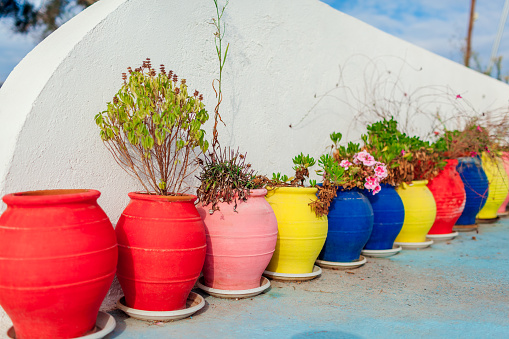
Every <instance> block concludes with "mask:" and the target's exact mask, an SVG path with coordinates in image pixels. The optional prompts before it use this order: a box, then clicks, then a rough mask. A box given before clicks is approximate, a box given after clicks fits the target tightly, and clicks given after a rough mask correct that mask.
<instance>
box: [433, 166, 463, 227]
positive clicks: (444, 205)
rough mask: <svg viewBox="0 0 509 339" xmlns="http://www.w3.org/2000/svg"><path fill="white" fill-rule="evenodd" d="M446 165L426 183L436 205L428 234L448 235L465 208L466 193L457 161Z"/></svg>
mask: <svg viewBox="0 0 509 339" xmlns="http://www.w3.org/2000/svg"><path fill="white" fill-rule="evenodd" d="M446 161H447V165H446V166H445V167H444V168H443V169H442V170H441V171H440V173H439V174H438V175H437V176H436V177H435V178H434V179H433V180H431V181H430V182H429V183H428V188H429V190H430V191H431V193H433V197H434V198H435V203H436V205H437V217H436V219H435V223H434V224H433V226H432V227H431V229H430V231H429V232H428V233H429V234H449V233H452V228H453V227H454V225H455V224H456V221H457V220H458V219H459V217H460V215H461V213H463V209H464V208H465V201H466V193H465V187H464V185H463V181H462V180H461V178H460V175H459V173H458V171H456V166H457V165H458V160H457V159H448V160H446Z"/></svg>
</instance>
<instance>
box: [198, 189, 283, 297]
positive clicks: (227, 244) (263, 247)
mask: <svg viewBox="0 0 509 339" xmlns="http://www.w3.org/2000/svg"><path fill="white" fill-rule="evenodd" d="M266 193H267V190H266V189H255V190H251V194H250V196H249V199H248V200H247V201H246V202H243V201H237V212H234V211H233V207H234V203H232V204H227V203H220V204H219V205H218V206H219V208H220V210H219V211H216V212H214V214H212V215H211V214H210V213H209V209H210V205H209V206H202V205H199V206H198V212H199V213H200V216H201V217H202V219H203V222H204V223H205V233H206V236H207V255H206V258H205V265H204V266H203V275H204V279H205V285H206V286H208V287H212V288H216V289H220V290H248V289H252V288H257V287H260V279H261V276H262V273H263V271H264V270H265V268H266V267H267V265H268V264H269V262H270V259H271V258H272V254H273V253H274V250H275V248H276V241H277V230H278V229H277V220H276V216H275V214H274V211H272V208H271V207H270V205H269V203H268V202H267V201H266V200H265V194H266Z"/></svg>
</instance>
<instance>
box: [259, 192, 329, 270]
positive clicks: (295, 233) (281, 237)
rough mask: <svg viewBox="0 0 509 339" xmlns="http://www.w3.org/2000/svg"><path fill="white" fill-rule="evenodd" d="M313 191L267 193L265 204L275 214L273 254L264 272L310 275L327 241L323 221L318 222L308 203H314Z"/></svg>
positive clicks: (326, 224) (322, 219) (326, 226)
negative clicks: (276, 230)
mask: <svg viewBox="0 0 509 339" xmlns="http://www.w3.org/2000/svg"><path fill="white" fill-rule="evenodd" d="M316 192H317V189H316V188H305V187H278V188H276V189H270V188H269V189H268V193H267V196H266V199H267V201H268V202H269V204H270V206H271V207H272V209H273V210H274V213H275V214H276V219H277V223H278V235H277V244H276V251H275V252H274V255H273V256H272V260H271V261H270V263H269V265H268V266H267V271H270V272H276V273H287V274H288V273H290V274H305V273H311V272H313V267H314V263H315V260H316V259H317V258H318V254H320V251H321V250H322V247H323V245H324V244H325V238H327V229H328V223H327V217H321V218H318V217H317V216H316V215H315V212H313V211H312V210H311V207H310V206H309V203H310V202H311V201H314V200H316V199H317V197H316Z"/></svg>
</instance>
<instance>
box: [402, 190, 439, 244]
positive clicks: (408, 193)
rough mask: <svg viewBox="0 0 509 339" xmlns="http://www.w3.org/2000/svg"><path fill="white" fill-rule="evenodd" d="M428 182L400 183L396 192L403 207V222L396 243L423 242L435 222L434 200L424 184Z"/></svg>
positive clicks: (435, 208) (435, 209) (435, 207)
mask: <svg viewBox="0 0 509 339" xmlns="http://www.w3.org/2000/svg"><path fill="white" fill-rule="evenodd" d="M427 183H428V180H416V181H412V183H411V184H410V185H408V184H406V183H402V184H401V185H400V186H399V187H398V188H397V189H396V191H397V192H398V194H399V196H400V197H401V200H403V205H404V206H405V221H404V222H403V228H402V229H401V232H399V235H398V237H397V238H396V242H406V243H412V242H414V243H415V242H425V241H426V235H427V234H428V232H429V230H430V229H431V226H433V223H434V222H435V217H436V215H437V206H436V204H435V198H433V194H432V193H431V191H430V190H429V189H428V187H427V186H426V184H427Z"/></svg>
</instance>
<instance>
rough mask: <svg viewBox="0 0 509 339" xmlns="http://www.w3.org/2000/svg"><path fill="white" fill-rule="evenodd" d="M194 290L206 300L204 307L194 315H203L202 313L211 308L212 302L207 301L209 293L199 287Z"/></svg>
mask: <svg viewBox="0 0 509 339" xmlns="http://www.w3.org/2000/svg"><path fill="white" fill-rule="evenodd" d="M193 292H195V293H196V294H199V295H201V296H202V297H203V299H204V300H205V306H203V308H202V309H201V310H199V311H197V312H196V313H194V314H193V315H192V317H194V316H198V315H201V314H203V313H205V312H207V310H208V309H209V308H210V303H209V302H208V301H207V298H209V297H210V295H209V294H207V293H206V292H203V291H202V290H200V289H199V288H197V287H195V288H193Z"/></svg>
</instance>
